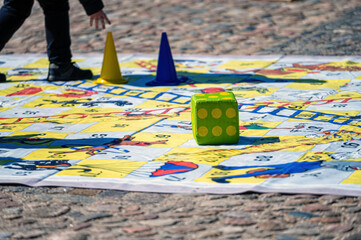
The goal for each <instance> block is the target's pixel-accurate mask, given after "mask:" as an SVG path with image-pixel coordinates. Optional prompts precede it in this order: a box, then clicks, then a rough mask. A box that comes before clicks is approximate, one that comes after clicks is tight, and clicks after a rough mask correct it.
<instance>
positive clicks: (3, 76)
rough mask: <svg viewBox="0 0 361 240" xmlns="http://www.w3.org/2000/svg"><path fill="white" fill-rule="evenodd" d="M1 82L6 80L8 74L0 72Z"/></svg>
mask: <svg viewBox="0 0 361 240" xmlns="http://www.w3.org/2000/svg"><path fill="white" fill-rule="evenodd" d="M0 82H6V75H5V74H3V73H0Z"/></svg>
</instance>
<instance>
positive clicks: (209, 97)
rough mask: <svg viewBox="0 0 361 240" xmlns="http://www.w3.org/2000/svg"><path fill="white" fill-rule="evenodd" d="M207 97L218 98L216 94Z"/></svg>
mask: <svg viewBox="0 0 361 240" xmlns="http://www.w3.org/2000/svg"><path fill="white" fill-rule="evenodd" d="M209 98H218V96H209Z"/></svg>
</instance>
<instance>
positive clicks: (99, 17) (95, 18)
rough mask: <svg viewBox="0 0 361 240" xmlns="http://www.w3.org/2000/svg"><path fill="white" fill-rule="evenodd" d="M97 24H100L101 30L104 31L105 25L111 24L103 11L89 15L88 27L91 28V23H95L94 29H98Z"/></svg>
mask: <svg viewBox="0 0 361 240" xmlns="http://www.w3.org/2000/svg"><path fill="white" fill-rule="evenodd" d="M99 22H100V23H101V25H102V27H103V29H105V24H106V23H108V24H111V22H110V21H109V19H108V17H107V15H106V14H105V13H104V12H103V10H100V11H99V12H96V13H93V14H92V15H90V26H91V27H92V26H93V23H95V28H96V29H99Z"/></svg>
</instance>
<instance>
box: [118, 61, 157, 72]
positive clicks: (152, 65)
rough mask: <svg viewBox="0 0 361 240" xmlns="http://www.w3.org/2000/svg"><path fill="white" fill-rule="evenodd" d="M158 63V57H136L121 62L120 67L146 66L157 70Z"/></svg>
mask: <svg viewBox="0 0 361 240" xmlns="http://www.w3.org/2000/svg"><path fill="white" fill-rule="evenodd" d="M157 63H158V61H157V60H156V59H136V60H132V61H129V62H122V63H120V67H126V68H145V69H148V70H149V71H156V70H157Z"/></svg>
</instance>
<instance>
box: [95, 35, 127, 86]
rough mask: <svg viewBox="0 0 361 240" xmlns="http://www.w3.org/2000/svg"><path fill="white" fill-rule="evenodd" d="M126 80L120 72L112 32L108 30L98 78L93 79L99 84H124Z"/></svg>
mask: <svg viewBox="0 0 361 240" xmlns="http://www.w3.org/2000/svg"><path fill="white" fill-rule="evenodd" d="M127 82H128V80H126V79H125V78H123V77H122V74H121V72H120V67H119V62H118V56H117V51H116V49H115V45H114V40H113V34H112V33H111V32H108V34H107V40H106V42H105V49H104V57H103V66H102V70H101V73H100V78H98V79H97V80H95V81H94V83H99V84H124V83H127Z"/></svg>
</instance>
